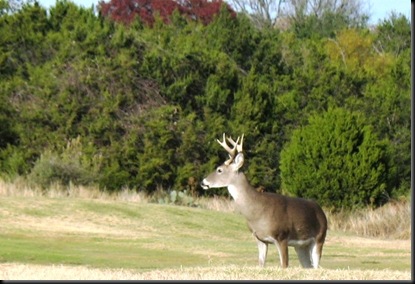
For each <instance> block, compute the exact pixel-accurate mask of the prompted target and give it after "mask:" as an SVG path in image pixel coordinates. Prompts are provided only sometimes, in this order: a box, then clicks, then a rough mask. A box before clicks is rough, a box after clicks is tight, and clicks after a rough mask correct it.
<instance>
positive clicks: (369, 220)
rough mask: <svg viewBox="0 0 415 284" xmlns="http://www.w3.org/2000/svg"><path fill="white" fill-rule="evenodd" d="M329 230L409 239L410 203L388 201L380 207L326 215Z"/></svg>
mask: <svg viewBox="0 0 415 284" xmlns="http://www.w3.org/2000/svg"><path fill="white" fill-rule="evenodd" d="M327 215H328V219H329V228H330V229H331V230H339V231H344V232H352V233H355V234H357V235H360V236H364V237H377V238H392V239H410V238H411V203H410V201H389V202H388V203H387V204H385V205H384V206H382V207H379V208H376V209H372V208H364V209H360V210H355V211H347V212H345V211H342V212H337V213H333V214H332V213H328V214H327Z"/></svg>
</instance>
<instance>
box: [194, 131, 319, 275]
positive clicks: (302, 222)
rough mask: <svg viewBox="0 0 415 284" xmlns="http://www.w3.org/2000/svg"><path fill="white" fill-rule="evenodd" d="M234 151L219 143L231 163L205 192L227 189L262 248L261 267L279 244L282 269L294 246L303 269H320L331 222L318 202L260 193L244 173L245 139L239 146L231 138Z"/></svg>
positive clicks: (208, 183)
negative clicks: (269, 253) (328, 226)
mask: <svg viewBox="0 0 415 284" xmlns="http://www.w3.org/2000/svg"><path fill="white" fill-rule="evenodd" d="M227 139H228V141H229V142H230V143H231V144H232V146H233V148H230V147H229V146H228V144H227V143H226V139H225V134H223V141H222V142H221V141H220V140H217V141H218V143H219V144H220V145H221V146H222V147H223V148H225V150H226V151H227V152H228V153H229V159H228V160H226V161H225V162H224V163H223V164H222V165H221V166H219V167H218V168H217V169H216V170H215V171H214V172H212V173H211V174H209V175H208V176H207V177H206V178H205V179H203V181H202V183H201V186H202V187H203V189H209V188H219V187H227V188H228V191H229V193H230V194H231V195H232V197H233V199H234V200H235V204H236V207H237V209H238V210H239V211H240V212H241V213H242V215H243V216H245V218H246V220H247V221H248V227H249V229H250V230H251V232H252V234H253V236H254V237H255V239H256V241H257V244H258V251H259V265H260V266H264V265H265V260H266V257H267V250H268V244H275V245H276V247H277V249H278V253H279V257H280V262H281V266H282V267H283V268H286V267H288V246H293V247H294V248H295V251H296V252H297V254H298V258H299V261H300V263H301V265H302V266H303V267H305V268H311V267H314V268H318V266H319V262H320V258H321V253H322V250H323V244H324V240H325V238H326V232H327V218H326V215H325V214H324V212H323V210H322V209H321V207H320V206H319V205H318V204H317V203H316V202H314V201H311V200H306V199H303V198H295V197H288V196H284V195H281V194H277V193H271V192H258V191H257V190H256V189H255V188H254V187H253V186H251V185H250V183H249V181H248V180H247V178H246V177H245V175H244V174H243V173H242V172H240V171H239V170H240V168H241V167H242V165H243V163H244V155H243V153H242V143H243V135H242V138H241V140H240V142H239V137H238V139H236V141H234V140H232V138H231V137H227Z"/></svg>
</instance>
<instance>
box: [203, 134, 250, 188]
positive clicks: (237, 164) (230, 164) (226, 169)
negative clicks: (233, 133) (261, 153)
mask: <svg viewBox="0 0 415 284" xmlns="http://www.w3.org/2000/svg"><path fill="white" fill-rule="evenodd" d="M226 140H228V141H229V143H231V144H232V146H233V147H232V148H231V147H229V145H228V144H227V143H226ZM243 140H244V135H243V134H242V137H241V139H240V141H239V137H238V138H237V139H236V141H234V140H233V139H232V138H231V137H226V136H225V133H223V141H220V140H219V139H217V140H216V141H217V142H218V143H219V144H220V145H221V146H222V147H223V148H224V149H225V150H226V151H227V152H228V154H229V159H228V160H226V161H225V162H224V163H223V164H222V165H220V166H219V167H217V168H216V170H215V171H214V172H212V173H211V174H209V175H208V176H207V177H206V178H204V179H203V181H202V183H201V186H202V188H203V189H209V188H218V187H226V186H228V185H229V184H231V183H232V181H233V179H234V178H235V177H236V176H237V174H238V170H239V169H240V168H241V167H242V165H243V164H244V155H243V153H242V144H243Z"/></svg>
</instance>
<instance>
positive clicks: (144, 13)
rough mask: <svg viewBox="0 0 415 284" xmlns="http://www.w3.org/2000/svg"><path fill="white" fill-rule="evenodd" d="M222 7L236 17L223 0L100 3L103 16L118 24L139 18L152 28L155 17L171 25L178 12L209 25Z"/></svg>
mask: <svg viewBox="0 0 415 284" xmlns="http://www.w3.org/2000/svg"><path fill="white" fill-rule="evenodd" d="M222 5H224V7H225V8H226V9H227V10H228V11H229V12H231V14H232V15H233V16H235V15H236V14H235V12H234V11H233V10H232V9H231V7H230V6H229V5H227V4H226V3H225V2H223V1H222V0H210V1H209V0H110V1H109V2H104V1H102V2H100V3H99V7H100V11H101V14H102V15H103V16H105V17H110V18H111V19H113V20H114V21H116V22H122V23H125V24H129V23H131V22H132V21H133V20H134V18H135V17H136V16H138V17H139V18H140V19H141V20H142V21H143V22H144V23H146V24H148V25H150V26H151V25H152V24H153V23H154V21H155V15H159V16H160V17H161V18H162V19H163V21H164V23H169V22H170V17H171V15H172V14H173V12H174V11H176V10H177V11H178V12H179V13H180V14H181V15H185V16H187V18H188V19H192V20H196V21H200V22H202V23H203V24H205V25H207V24H209V23H210V22H211V21H212V20H213V17H214V16H215V15H216V14H217V13H219V11H220V9H221V7H222Z"/></svg>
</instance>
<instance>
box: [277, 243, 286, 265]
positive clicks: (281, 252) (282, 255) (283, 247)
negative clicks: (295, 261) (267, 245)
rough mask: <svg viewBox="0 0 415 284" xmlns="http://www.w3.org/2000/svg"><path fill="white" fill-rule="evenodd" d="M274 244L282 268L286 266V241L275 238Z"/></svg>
mask: <svg viewBox="0 0 415 284" xmlns="http://www.w3.org/2000/svg"><path fill="white" fill-rule="evenodd" d="M275 245H276V246H277V249H278V254H279V255H280V262H281V267H282V268H287V267H288V242H287V240H281V241H277V240H275Z"/></svg>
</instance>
